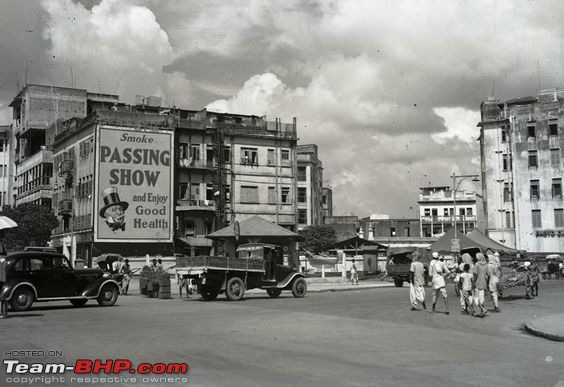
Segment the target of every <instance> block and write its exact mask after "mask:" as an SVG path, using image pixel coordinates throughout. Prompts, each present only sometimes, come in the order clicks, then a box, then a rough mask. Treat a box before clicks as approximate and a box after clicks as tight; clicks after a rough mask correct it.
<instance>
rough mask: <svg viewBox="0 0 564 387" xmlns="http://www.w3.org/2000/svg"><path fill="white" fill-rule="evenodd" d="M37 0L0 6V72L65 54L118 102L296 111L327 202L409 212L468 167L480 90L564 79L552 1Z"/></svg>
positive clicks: (510, 91)
mask: <svg viewBox="0 0 564 387" xmlns="http://www.w3.org/2000/svg"><path fill="white" fill-rule="evenodd" d="M0 1H2V0H0ZM41 4H42V5H43V7H41V9H37V8H38V6H37V5H34V2H18V6H17V7H16V6H12V7H5V8H9V9H8V10H7V11H6V12H7V13H8V15H9V16H8V17H7V18H6V20H7V21H6V22H5V24H1V23H0V33H1V32H3V34H4V41H6V42H17V44H12V43H9V44H8V45H7V50H8V51H7V52H8V53H9V55H6V58H7V59H6V60H7V61H11V62H13V64H12V63H11V62H9V63H7V64H8V65H7V66H3V67H2V68H0V77H2V78H1V79H0V84H5V83H6V80H7V79H10V78H9V77H10V76H11V77H12V79H13V73H14V70H13V68H14V67H17V68H18V69H19V74H20V76H21V74H22V73H23V69H24V68H25V66H22V64H21V63H24V64H26V65H27V66H28V67H29V69H30V73H31V74H32V75H33V80H34V81H38V80H40V81H43V82H48V83H53V84H62V83H64V82H62V81H61V80H63V81H65V82H66V80H67V79H68V78H69V68H70V67H71V66H72V69H73V72H74V74H75V78H76V83H75V84H76V86H78V87H86V88H88V89H91V90H94V91H97V90H98V89H99V85H100V86H101V87H100V89H101V91H105V92H115V93H119V94H120V95H121V96H122V97H123V98H125V99H126V100H129V101H132V98H133V96H134V95H135V94H144V95H162V96H163V97H164V98H165V99H166V101H167V102H168V103H169V105H172V104H176V105H177V106H179V105H180V106H182V107H187V108H194V109H199V108H201V107H202V106H206V105H207V106H208V108H209V109H212V110H219V111H224V112H234V113H243V114H256V115H265V114H266V115H267V116H269V117H270V118H272V119H273V118H274V117H281V118H282V119H283V120H284V121H291V120H292V117H294V116H295V117H297V122H298V136H299V138H300V143H316V144H318V145H319V149H320V156H321V158H322V160H323V165H324V168H325V169H324V178H325V180H326V182H327V183H328V184H332V185H333V187H334V189H335V193H334V195H335V203H336V213H351V212H354V213H356V214H358V215H360V216H364V215H366V214H368V213H370V212H380V213H390V214H391V215H392V216H410V215H411V216H413V215H412V209H413V208H415V207H416V200H417V198H418V192H419V191H418V188H419V187H421V186H427V185H429V184H438V185H445V184H446V185H448V184H449V176H450V175H451V174H452V173H453V172H455V173H458V174H466V173H476V172H478V171H479V149H478V143H477V141H475V140H476V138H477V137H478V135H479V130H478V128H477V127H476V124H477V121H478V120H479V104H480V102H481V101H482V100H484V99H486V98H487V97H488V96H490V95H493V96H495V97H496V98H500V99H502V100H503V99H511V98H514V97H518V96H524V95H532V94H534V93H535V92H536V91H537V90H538V89H539V88H552V87H558V86H564V85H562V84H561V82H562V81H561V80H562V79H563V74H562V66H561V63H562V62H563V61H564V58H563V54H564V50H562V42H563V39H562V37H563V36H564V24H563V23H561V22H560V21H561V20H562V18H563V17H564V3H562V2H560V1H557V0H554V1H551V0H543V1H535V2H531V1H529V0H517V1H514V2H499V1H496V0H476V1H472V2H462V3H461V2H445V1H442V0H430V1H425V2H421V1H418V0H403V1H398V2H386V1H374V0H322V1H316V0H311V1H310V0H306V1H303V0H288V1H284V2H283V3H280V2H269V1H264V0H234V1H229V2H225V1H220V0H209V1H206V2H202V1H196V0H187V1H183V2H162V1H160V0H125V1H117V0H101V1H98V2H91V1H86V0H84V1H82V2H80V3H78V2H72V1H70V0H61V1H55V0H44V1H43V2H42V3H41ZM83 4H87V5H88V7H86V6H84V5H83ZM33 7H35V8H33ZM18 9H19V10H20V11H17V10H18ZM18 12H19V13H18ZM10 15H11V16H10ZM29 15H39V16H37V17H36V18H35V19H32V20H30V16H29ZM13 20H18V21H19V20H23V21H24V24H25V26H19V25H18V23H16V22H14V21H13ZM20 24H21V23H20ZM5 25H6V26H7V27H4V26H5ZM29 25H31V26H32V28H30V27H29ZM515 26H519V27H518V28H516V27H515ZM2 28H4V30H2ZM18 28H19V29H18ZM25 30H35V31H36V32H35V33H33V32H32V33H30V34H29V35H25V34H24V32H25ZM13 31H18V32H20V31H21V33H19V34H18V35H17V36H18V37H19V39H16V37H14V36H9V37H10V39H8V34H12V33H13ZM37 31H39V33H37ZM41 31H44V32H43V34H41ZM20 35H21V36H23V37H25V38H22V37H20ZM0 38H2V35H0ZM16 47H24V48H23V49H18V48H16ZM34 48H35V49H34ZM3 52H4V51H3ZM25 52H33V53H34V54H36V53H37V55H36V56H33V57H32V56H31V55H28V56H26V55H24V53H25ZM13 58H18V60H19V62H21V63H18V64H17V66H16V64H15V63H16V59H13ZM34 58H39V59H34ZM67 83H68V82H67ZM3 93H5V90H4V89H2V88H0V99H1V100H0V103H4V105H6V102H7V99H8V98H7V97H6V94H3ZM14 94H15V92H13V89H12V93H11V94H9V95H11V96H13V95H14Z"/></svg>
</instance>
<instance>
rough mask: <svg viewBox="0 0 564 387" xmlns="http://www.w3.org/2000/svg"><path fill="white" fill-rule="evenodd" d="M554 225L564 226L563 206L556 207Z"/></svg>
mask: <svg viewBox="0 0 564 387" xmlns="http://www.w3.org/2000/svg"><path fill="white" fill-rule="evenodd" d="M554 227H564V210H563V209H562V208H555V209H554Z"/></svg>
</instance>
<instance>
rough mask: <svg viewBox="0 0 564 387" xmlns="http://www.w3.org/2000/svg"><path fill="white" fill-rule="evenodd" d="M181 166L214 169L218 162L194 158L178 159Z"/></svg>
mask: <svg viewBox="0 0 564 387" xmlns="http://www.w3.org/2000/svg"><path fill="white" fill-rule="evenodd" d="M178 167H179V168H190V169H214V168H215V167H216V163H214V162H213V160H193V159H180V160H178Z"/></svg>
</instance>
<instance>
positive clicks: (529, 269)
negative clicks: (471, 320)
mask: <svg viewBox="0 0 564 387" xmlns="http://www.w3.org/2000/svg"><path fill="white" fill-rule="evenodd" d="M432 256H433V259H432V260H431V262H430V263H429V270H428V273H429V277H430V279H431V284H432V289H433V291H432V312H435V311H436V304H437V299H438V298H439V297H442V299H443V301H444V304H445V313H446V314H449V313H450V312H449V304H448V293H447V288H446V281H445V278H446V277H447V276H449V275H455V277H454V286H455V289H456V290H457V293H460V310H461V313H462V314H466V315H472V316H476V317H484V316H485V315H486V314H487V312H488V310H487V309H486V306H485V302H486V299H487V298H490V299H491V301H492V303H493V310H492V312H494V313H499V312H500V311H501V310H500V308H499V281H500V278H501V264H500V260H499V253H497V252H496V253H494V254H492V255H485V254H482V253H477V254H476V257H475V258H474V259H473V258H472V256H471V255H470V254H467V253H466V254H462V256H461V257H460V258H459V259H458V262H457V264H455V265H452V266H450V267H449V266H447V264H446V263H445V260H444V256H442V255H440V254H439V253H438V252H433V254H432ZM515 269H517V267H515ZM523 269H524V277H523V281H524V285H525V288H526V295H525V297H526V298H531V297H535V296H538V283H539V279H540V274H539V269H538V265H537V263H536V260H533V261H532V262H525V264H524V265H523ZM410 282H411V283H410V291H409V296H410V302H411V310H412V311H416V310H418V307H419V305H421V306H422V308H423V309H424V310H426V309H427V305H426V303H425V298H426V295H425V285H426V284H427V278H426V275H425V267H424V265H423V263H422V262H421V254H420V253H419V252H418V251H415V252H413V255H412V263H411V268H410Z"/></svg>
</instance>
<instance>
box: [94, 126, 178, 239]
mask: <svg viewBox="0 0 564 387" xmlns="http://www.w3.org/2000/svg"><path fill="white" fill-rule="evenodd" d="M173 145H174V140H173V132H171V131H162V130H145V129H143V130H141V129H133V128H122V127H113V126H112V127H110V126H103V125H100V126H98V128H97V131H96V191H95V195H96V196H95V200H94V209H95V211H94V216H95V219H96V220H95V221H94V241H96V242H172V238H173V209H174V203H173V202H172V201H173V164H174V157H173Z"/></svg>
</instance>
